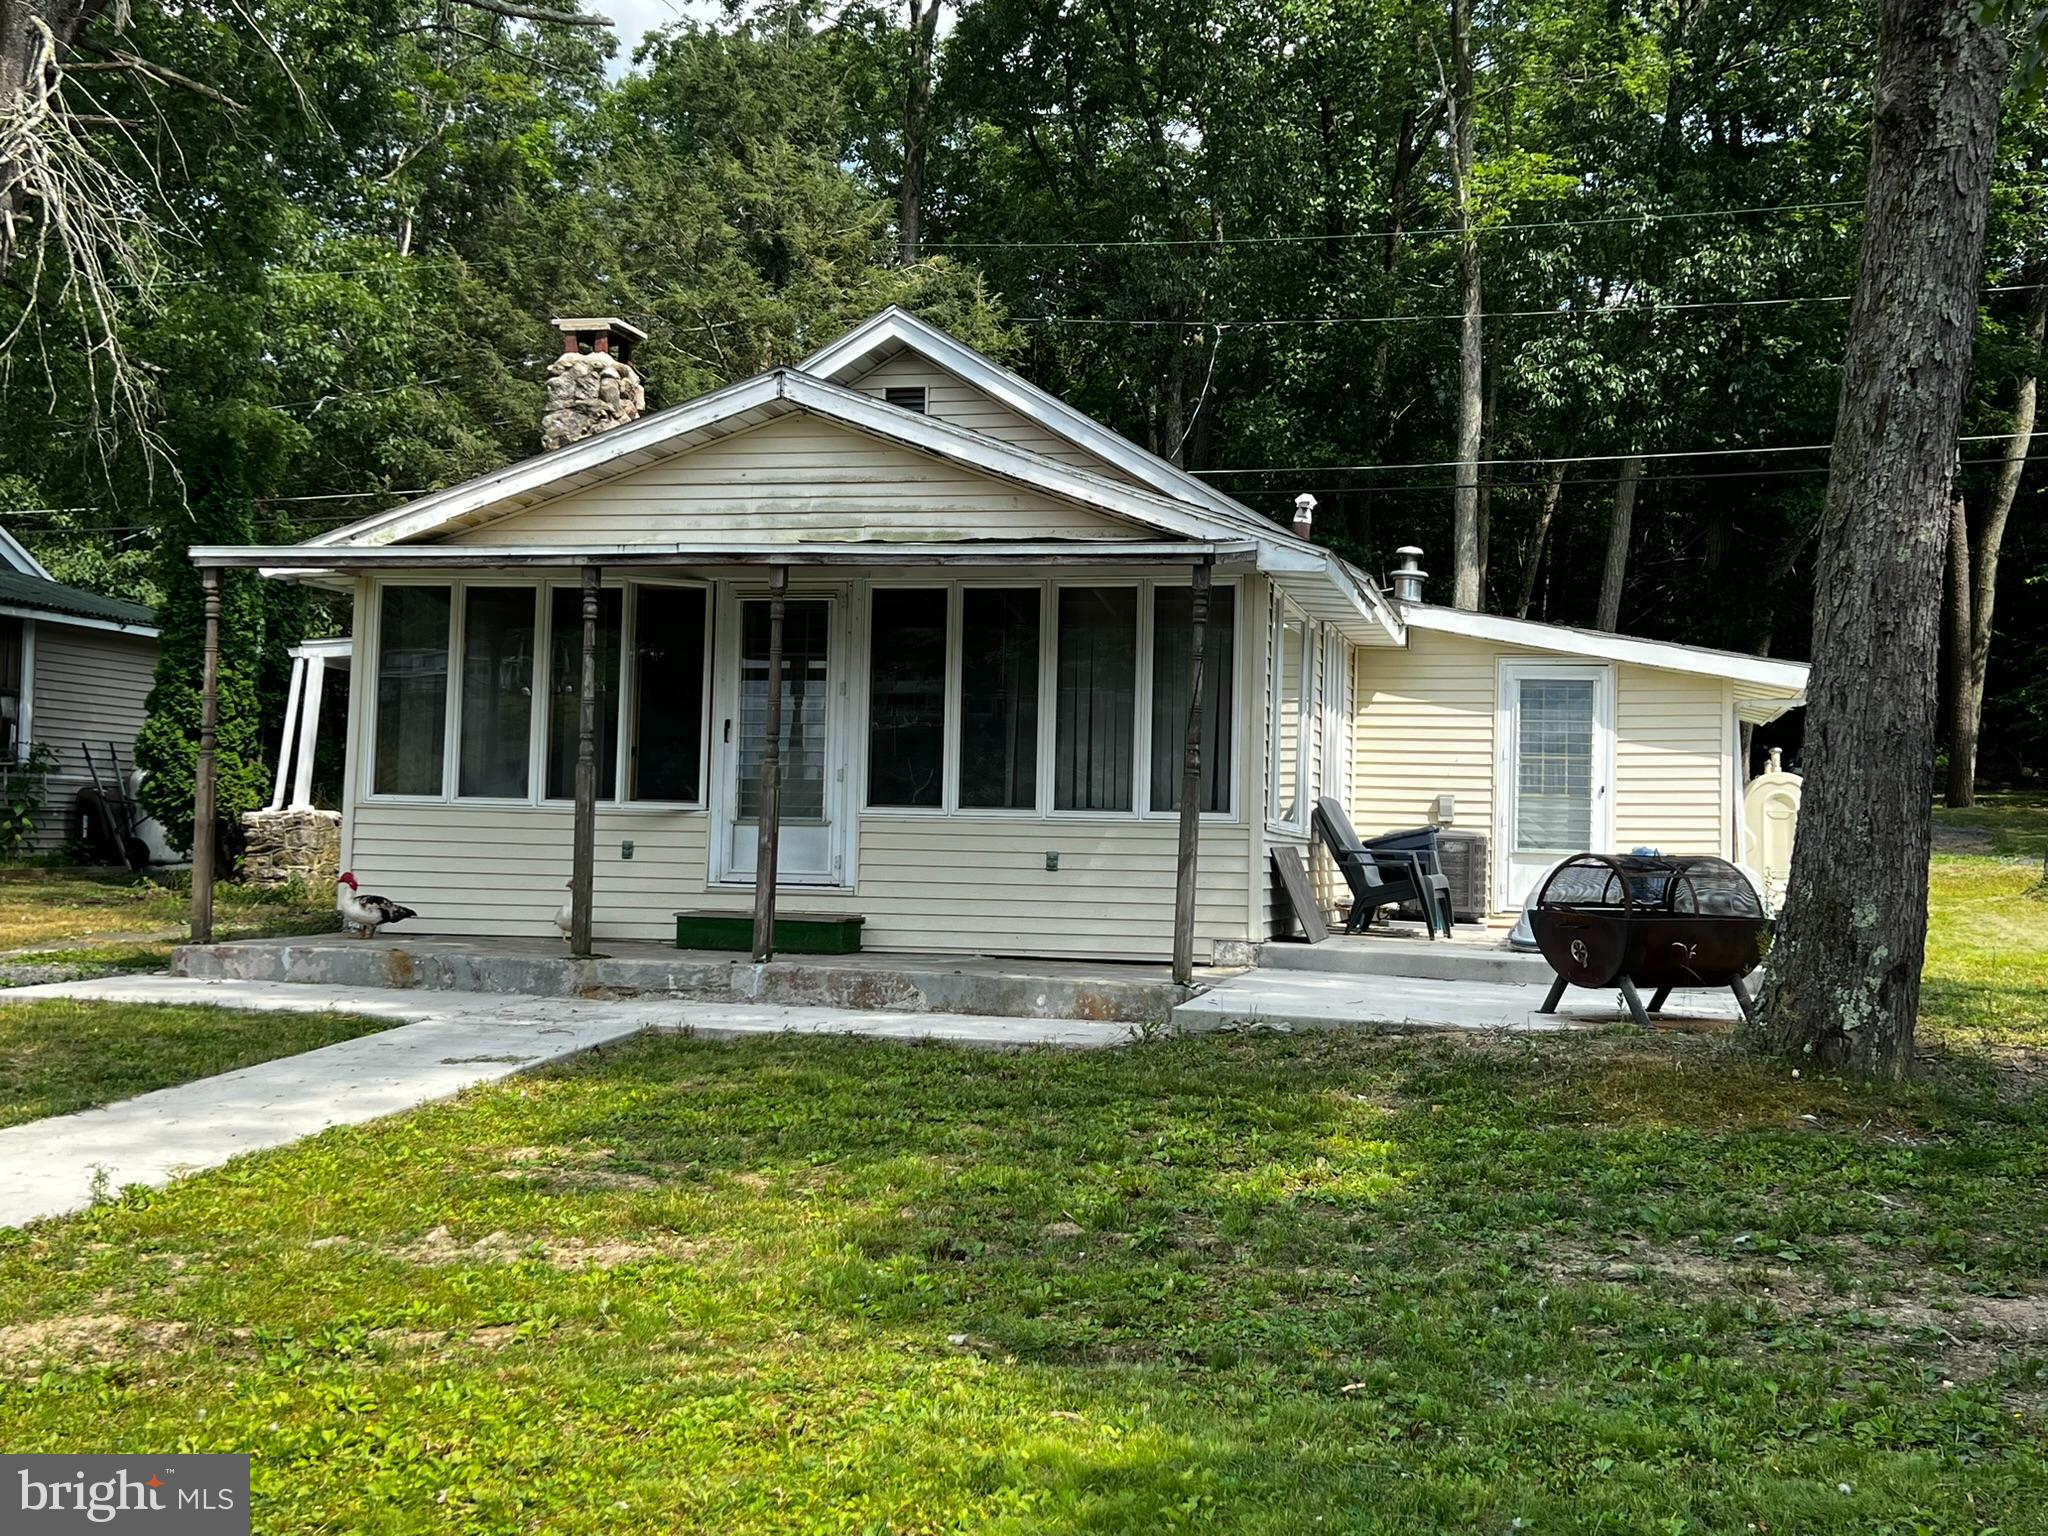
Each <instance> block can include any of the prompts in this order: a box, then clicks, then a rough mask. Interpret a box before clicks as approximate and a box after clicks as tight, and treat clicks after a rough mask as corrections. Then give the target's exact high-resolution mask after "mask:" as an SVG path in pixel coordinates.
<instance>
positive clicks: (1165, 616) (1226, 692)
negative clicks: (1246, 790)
mask: <svg viewBox="0 0 2048 1536" xmlns="http://www.w3.org/2000/svg"><path fill="white" fill-rule="evenodd" d="M1194 605H1195V597H1194V589H1193V588H1191V587H1159V588H1157V589H1155V590H1154V592H1153V593H1152V809H1153V810H1155V811H1177V810H1179V809H1180V786H1181V779H1182V777H1183V770H1184V768H1185V766H1186V762H1187V745H1188V685H1189V679H1190V675H1191V674H1192V672H1193V670H1194V660H1195V658H1194V651H1193V643H1194ZM1236 627H1237V592H1236V589H1234V588H1232V587H1218V588H1216V589H1215V590H1214V591H1213V592H1211V593H1210V594H1209V622H1208V625H1207V626H1206V630H1205V633H1204V634H1203V637H1202V793H1201V800H1200V808H1201V809H1202V810H1204V811H1227V810H1229V809H1230V777H1229V774H1230V732H1231V726H1232V723H1233V722H1232V716H1233V715H1234V714H1235V713H1236V710H1237V694H1236V689H1235V684H1236V681H1237V651H1236V639H1237V635H1236Z"/></svg>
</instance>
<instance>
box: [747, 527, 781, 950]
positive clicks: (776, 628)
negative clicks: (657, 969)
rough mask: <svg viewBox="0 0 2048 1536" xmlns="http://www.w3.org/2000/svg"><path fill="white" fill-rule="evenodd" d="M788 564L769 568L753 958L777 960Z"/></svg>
mask: <svg viewBox="0 0 2048 1536" xmlns="http://www.w3.org/2000/svg"><path fill="white" fill-rule="evenodd" d="M788 592H789V567H788V566H786V565H778V566H774V567H771V568H770V570H769V572H768V712H767V713H768V719H767V725H766V729H767V736H768V739H767V740H766V741H765V742H764V743H763V744H762V747H761V823H760V830H759V834H758V836H757V837H756V840H755V843H754V960H755V962H756V963H757V964H758V963H760V962H763V961H767V960H772V959H774V958H775V860H776V855H777V850H778V849H779V847H780V846H781V842H782V619H783V611H784V608H785V607H786V603H785V598H786V596H787V594H788Z"/></svg>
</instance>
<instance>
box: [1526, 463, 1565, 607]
mask: <svg viewBox="0 0 2048 1536" xmlns="http://www.w3.org/2000/svg"><path fill="white" fill-rule="evenodd" d="M1566 468H1567V466H1566V465H1565V464H1564V463H1562V462H1559V463H1556V464H1553V465H1551V466H1550V478H1549V479H1548V480H1547V481H1545V482H1544V486H1543V507H1542V510H1541V511H1539V512H1538V513H1537V514H1536V535H1535V537H1534V538H1532V539H1531V540H1530V541H1529V562H1528V564H1526V565H1524V566H1523V567H1522V600H1521V602H1519V603H1517V604H1516V605H1515V617H1516V618H1518V619H1526V618H1527V617H1529V605H1530V604H1531V603H1533V602H1534V601H1535V600H1536V573H1537V571H1539V570H1540V569H1542V566H1543V545H1544V543H1545V542H1546V541H1547V540H1548V539H1549V537H1550V520H1551V519H1552V518H1553V517H1555V516H1557V503H1558V498H1559V497H1561V496H1562V495H1563V494H1564V472H1565V469H1566Z"/></svg>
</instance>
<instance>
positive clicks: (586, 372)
mask: <svg viewBox="0 0 2048 1536" xmlns="http://www.w3.org/2000/svg"><path fill="white" fill-rule="evenodd" d="M554 324H555V329H556V330H558V331H560V332H561V333H562V355H561V356H560V357H558V358H556V359H555V360H554V361H553V362H552V363H550V364H548V400H547V407H546V409H545V410H544V411H542V413H541V418H540V443H541V447H543V448H545V449H547V450H548V451H549V452H551V453H552V452H553V451H554V450H555V449H557V448H565V447H567V446H568V445H569V444H570V443H580V442H582V441H583V439H584V438H586V437H595V436H596V435H597V434H598V433H600V432H609V431H611V429H612V428H613V427H622V426H624V425H625V424H626V423H627V422H629V421H631V420H632V419H633V418H634V417H636V416H638V415H639V414H640V413H641V412H642V411H644V410H646V409H647V391H646V390H644V389H642V388H641V387H640V375H639V374H637V373H635V372H634V371H633V348H634V347H636V346H638V345H639V344H640V343H641V342H643V341H645V340H646V339H647V333H646V332H645V331H643V330H641V329H640V328H639V327H638V326H637V325H628V324H626V322H625V321H623V320H620V319H618V318H617V317H616V316H612V315H600V316H595V317H583V318H569V319H560V320H557V321H555V323H554Z"/></svg>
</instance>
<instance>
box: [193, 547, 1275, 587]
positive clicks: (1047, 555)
mask: <svg viewBox="0 0 2048 1536" xmlns="http://www.w3.org/2000/svg"><path fill="white" fill-rule="evenodd" d="M1259 553H1260V551H1259V546H1258V544H1257V542H1256V541H1254V540H1251V539H1242V540H1234V539H1233V540H1212V541H1206V542H1187V541H1182V540H1174V541H1171V542H1154V541H1152V540H1136V539H1085V540H1032V541H1018V540H997V539H972V540H948V541H943V542H941V541H936V540H934V541H925V540H912V539H906V540H900V541H898V540H883V539H874V540H866V541H862V542H860V543H846V544H825V543H794V542H785V543H774V542H763V543H735V544H691V543H655V544H555V545H534V544H521V545H495V546H494V545H487V544H385V545H380V546H358V547H336V546H333V545H328V546H325V547H321V546H318V545H311V544H195V545H194V546H193V547H192V550H191V558H192V563H193V564H194V565H196V566H198V567H200V568H201V569H202V570H206V569H220V570H255V571H259V572H261V573H262V574H263V575H265V576H271V577H276V578H280V579H283V580H310V579H315V578H318V577H321V576H329V575H339V574H354V573H357V572H364V573H368V572H376V571H423V570H424V571H469V570H507V569H556V570H574V569H577V568H579V567H582V566H586V565H597V566H603V567H605V568H607V569H611V568H624V567H649V566H655V567H661V566H678V565H687V566H700V567H701V566H736V565H805V566H811V565H837V566H869V567H887V566H904V565H1130V564H1144V565H1198V564H1200V563H1202V562H1203V561H1205V560H1206V561H1212V562H1214V563H1215V564H1216V565H1218V566H1241V567H1245V568H1254V567H1257V568H1263V567H1262V566H1260V562H1259Z"/></svg>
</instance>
